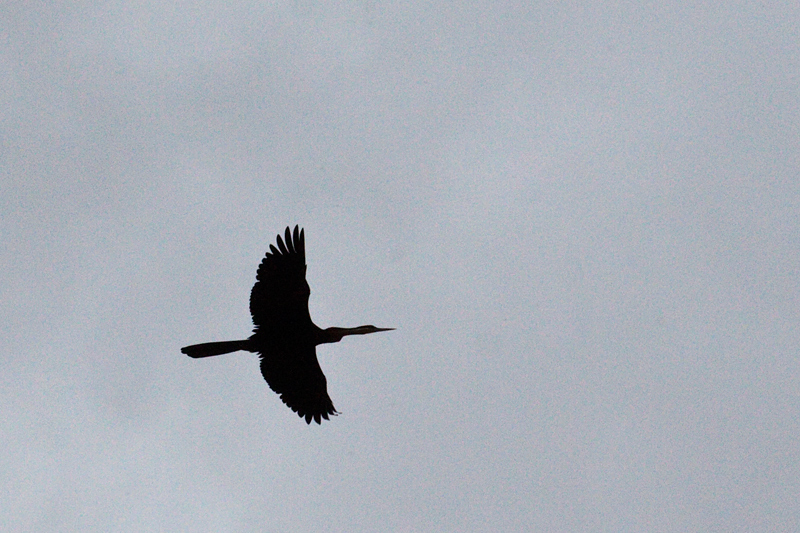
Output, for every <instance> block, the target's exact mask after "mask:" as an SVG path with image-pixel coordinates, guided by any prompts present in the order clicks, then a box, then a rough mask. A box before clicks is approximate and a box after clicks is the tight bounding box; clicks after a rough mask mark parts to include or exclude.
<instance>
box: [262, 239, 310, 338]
mask: <svg viewBox="0 0 800 533" xmlns="http://www.w3.org/2000/svg"><path fill="white" fill-rule="evenodd" d="M285 239H286V241H285V243H284V241H283V240H282V239H281V236H280V235H278V239H277V241H278V247H277V248H276V247H275V246H274V245H272V244H270V245H269V249H270V251H269V252H267V254H266V256H265V257H264V260H263V261H261V265H260V266H259V267H258V273H257V274H256V280H257V281H256V284H255V285H253V290H252V291H251V292H250V314H251V315H252V316H253V323H254V324H255V331H256V332H258V331H259V330H260V329H262V328H267V329H271V330H274V331H285V330H286V326H291V327H292V328H293V329H297V328H300V327H307V325H308V324H310V323H311V317H310V315H309V313H308V297H309V295H310V294H311V289H310V288H309V286H308V283H307V282H306V245H305V236H304V235H303V230H301V229H299V227H298V226H295V227H294V235H292V233H291V232H290V231H289V228H288V227H287V228H286V233H285Z"/></svg>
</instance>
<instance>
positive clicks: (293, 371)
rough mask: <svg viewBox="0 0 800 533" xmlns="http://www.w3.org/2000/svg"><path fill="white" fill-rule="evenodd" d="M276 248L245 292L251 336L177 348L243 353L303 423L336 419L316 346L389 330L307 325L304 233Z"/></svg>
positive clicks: (195, 353) (204, 353) (203, 353)
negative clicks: (253, 356)
mask: <svg viewBox="0 0 800 533" xmlns="http://www.w3.org/2000/svg"><path fill="white" fill-rule="evenodd" d="M277 241H278V242H277V244H278V247H277V248H276V247H275V246H274V245H272V244H270V246H269V250H270V251H269V252H267V254H266V256H265V257H264V260H263V261H261V265H260V266H259V267H258V272H257V273H256V283H255V285H253V290H252V291H251V292H250V314H251V315H253V323H254V324H255V327H254V328H253V334H252V335H251V336H250V338H248V339H245V340H239V341H223V342H207V343H203V344H194V345H192V346H185V347H184V348H181V352H183V353H185V354H186V355H188V356H189V357H194V358H196V359H199V358H202V357H212V356H215V355H222V354H226V353H230V352H236V351H239V350H244V351H247V352H254V353H258V354H259V355H260V357H261V374H262V375H263V376H264V379H265V380H266V381H267V383H268V384H269V386H270V388H271V389H272V390H273V391H275V392H276V393H278V394H279V395H280V397H281V400H283V403H285V404H286V405H287V406H288V407H289V408H290V409H291V410H292V411H294V412H295V413H297V414H298V415H299V416H300V418H305V419H306V423H308V424H311V421H312V420H314V421H315V422H316V423H317V424H321V421H320V420H321V418H324V419H325V420H329V418H328V415H337V414H339V413H338V412H337V411H336V408H335V407H334V406H333V402H332V401H331V399H330V397H329V396H328V386H327V380H326V379H325V374H323V373H322V369H321V368H320V366H319V362H318V361H317V350H316V347H317V345H319V344H326V343H331V342H339V341H340V340H342V338H343V337H345V336H347V335H365V334H367V333H377V332H379V331H391V330H393V329H394V328H376V327H375V326H359V327H357V328H327V329H322V328H320V327H318V326H317V325H316V324H314V322H312V321H311V315H310V314H309V312H308V297H309V296H310V295H311V289H310V287H309V286H308V282H307V281H306V246H305V235H304V234H303V230H301V229H299V228H298V226H295V227H294V234H292V233H291V232H290V231H289V228H288V227H287V228H286V233H285V235H284V239H281V236H280V235H278V239H277Z"/></svg>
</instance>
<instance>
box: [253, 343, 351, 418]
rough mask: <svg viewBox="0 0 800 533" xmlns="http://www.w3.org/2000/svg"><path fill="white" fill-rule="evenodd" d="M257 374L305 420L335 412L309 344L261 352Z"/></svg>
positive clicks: (279, 347)
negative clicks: (259, 369)
mask: <svg viewBox="0 0 800 533" xmlns="http://www.w3.org/2000/svg"><path fill="white" fill-rule="evenodd" d="M261 374H262V375H263V376H264V379H265V380H267V383H268V384H269V386H270V388H271V389H272V390H274V391H275V392H277V393H278V394H279V395H280V397H281V400H283V403H285V404H286V405H287V406H288V407H289V408H290V409H291V410H292V411H294V412H295V413H297V414H298V415H300V418H305V419H306V423H308V424H310V423H311V420H312V419H313V420H314V421H315V422H316V423H317V424H320V423H321V421H320V418H324V419H325V420H328V415H336V414H337V412H336V408H335V407H334V406H333V402H332V401H331V398H330V396H328V382H327V380H326V379H325V374H323V373H322V369H321V368H320V366H319V362H318V361H317V354H316V350H315V348H314V345H313V344H308V343H307V344H292V345H290V344H287V345H284V346H276V347H275V349H274V350H270V351H269V352H268V353H262V354H261Z"/></svg>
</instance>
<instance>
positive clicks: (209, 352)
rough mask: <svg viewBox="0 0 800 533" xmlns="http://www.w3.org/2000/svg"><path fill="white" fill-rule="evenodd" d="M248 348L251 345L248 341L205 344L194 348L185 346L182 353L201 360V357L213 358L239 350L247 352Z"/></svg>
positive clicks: (194, 345)
mask: <svg viewBox="0 0 800 533" xmlns="http://www.w3.org/2000/svg"><path fill="white" fill-rule="evenodd" d="M248 346H249V343H248V341H247V340H243V341H222V342H204V343H203V344H193V345H192V346H184V347H183V348H181V352H183V353H185V354H186V355H188V356H189V357H194V358H195V359H200V358H201V357H213V356H215V355H222V354H226V353H231V352H238V351H239V350H247V349H248ZM247 351H249V350H247Z"/></svg>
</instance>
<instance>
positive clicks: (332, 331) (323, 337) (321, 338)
mask: <svg viewBox="0 0 800 533" xmlns="http://www.w3.org/2000/svg"><path fill="white" fill-rule="evenodd" d="M392 329H394V328H376V327H375V326H358V327H357V328H327V329H322V330H320V331H319V333H318V337H317V344H328V343H331V342H339V341H340V340H342V338H343V337H346V336H347V335H366V334H367V333H377V332H379V331H390V330H392Z"/></svg>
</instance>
